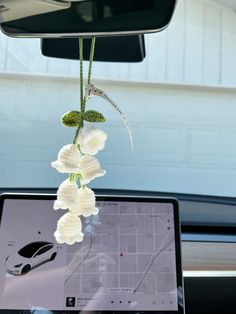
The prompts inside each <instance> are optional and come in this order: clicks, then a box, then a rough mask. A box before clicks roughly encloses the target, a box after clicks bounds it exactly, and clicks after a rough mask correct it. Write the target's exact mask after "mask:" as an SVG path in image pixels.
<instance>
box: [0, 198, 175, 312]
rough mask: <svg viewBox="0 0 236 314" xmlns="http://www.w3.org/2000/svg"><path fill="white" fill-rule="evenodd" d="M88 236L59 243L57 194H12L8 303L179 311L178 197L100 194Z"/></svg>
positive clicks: (5, 284) (1, 288) (3, 271)
mask: <svg viewBox="0 0 236 314" xmlns="http://www.w3.org/2000/svg"><path fill="white" fill-rule="evenodd" d="M97 207H98V208H99V210H100V213H99V214H98V215H97V216H92V217H88V218H86V219H84V222H83V225H84V226H85V227H84V230H83V232H84V235H85V237H84V240H83V242H81V243H77V244H75V245H72V246H68V245H58V244H57V243H56V241H55V239H54V237H53V233H54V230H55V229H56V222H57V219H58V218H59V217H60V216H62V215H63V214H64V213H65V212H64V211H53V210H52V208H53V201H52V200H37V201H36V200H22V199H9V200H5V201H4V208H3V213H2V220H1V228H0V249H1V256H2V258H1V261H0V309H19V310H22V309H31V310H32V309H50V310H88V311H102V310H104V311H105V310H106V311H109V310H110V311H112V310H113V311H115V310H117V311H136V310H140V311H177V310H178V300H177V276H176V252H175V230H174V208H173V204H172V203H158V202H157V203H156V202H135V201H132V202H131V201H129V202H126V201H98V202H97Z"/></svg>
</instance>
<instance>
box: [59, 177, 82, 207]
mask: <svg viewBox="0 0 236 314" xmlns="http://www.w3.org/2000/svg"><path fill="white" fill-rule="evenodd" d="M78 199H79V188H78V185H77V184H76V182H71V181H70V180H69V179H67V180H65V181H63V182H62V183H61V185H60V186H59V189H58V191H57V200H56V201H55V202H54V207H53V208H54V209H55V210H56V209H60V208H61V209H69V208H70V209H72V210H77V209H78Z"/></svg>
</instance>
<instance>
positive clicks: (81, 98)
mask: <svg viewBox="0 0 236 314" xmlns="http://www.w3.org/2000/svg"><path fill="white" fill-rule="evenodd" d="M79 61H80V107H81V112H82V113H83V112H84V111H83V109H84V104H83V103H84V87H83V38H80V39H79Z"/></svg>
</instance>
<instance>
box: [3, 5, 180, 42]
mask: <svg viewBox="0 0 236 314" xmlns="http://www.w3.org/2000/svg"><path fill="white" fill-rule="evenodd" d="M176 2H177V0H71V1H69V0H64V1H61V0H50V1H48V0H40V1H39V0H0V24H1V28H2V30H3V32H4V33H5V34H6V35H11V36H14V37H42V38H43V37H50V38H54V37H79V36H80V37H92V36H96V37H98V36H103V37H104V36H111V35H112V36H115V35H128V34H143V33H150V32H158V31H161V30H163V29H165V28H166V27H167V26H168V24H169V22H170V20H171V18H172V15H173V12H174V9H175V6H176Z"/></svg>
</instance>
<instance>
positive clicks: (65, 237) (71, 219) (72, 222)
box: [54, 212, 84, 245]
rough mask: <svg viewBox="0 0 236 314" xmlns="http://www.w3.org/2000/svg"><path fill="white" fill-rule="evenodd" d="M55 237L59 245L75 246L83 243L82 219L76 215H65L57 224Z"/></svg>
mask: <svg viewBox="0 0 236 314" xmlns="http://www.w3.org/2000/svg"><path fill="white" fill-rule="evenodd" d="M54 237H55V238H56V241H57V242H58V243H67V244H70V245H72V244H74V243H75V242H81V241H83V237H84V235H83V233H82V223H81V219H80V218H79V217H78V216H77V215H76V214H74V213H70V212H69V213H67V214H65V215H63V216H62V217H61V218H60V219H59V220H58V222H57V230H56V231H55V232H54Z"/></svg>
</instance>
